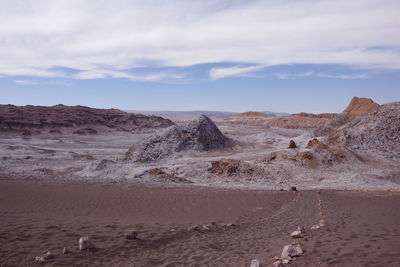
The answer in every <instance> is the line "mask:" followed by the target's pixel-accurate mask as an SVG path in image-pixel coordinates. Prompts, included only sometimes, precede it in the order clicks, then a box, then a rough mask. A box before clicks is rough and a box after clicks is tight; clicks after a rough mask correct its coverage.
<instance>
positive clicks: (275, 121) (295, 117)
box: [267, 113, 337, 129]
mask: <svg viewBox="0 0 400 267" xmlns="http://www.w3.org/2000/svg"><path fill="white" fill-rule="evenodd" d="M336 116H337V114H334V113H322V114H310V113H298V114H292V115H289V116H283V117H276V118H272V119H270V120H269V121H268V123H267V125H268V126H271V127H278V128H286V129H315V128H318V127H321V126H323V125H324V124H325V123H326V122H327V121H328V120H330V119H332V118H335V117H336Z"/></svg>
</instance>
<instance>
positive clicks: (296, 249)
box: [281, 243, 303, 259]
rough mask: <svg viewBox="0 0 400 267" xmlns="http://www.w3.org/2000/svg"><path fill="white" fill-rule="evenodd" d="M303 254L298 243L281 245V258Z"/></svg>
mask: <svg viewBox="0 0 400 267" xmlns="http://www.w3.org/2000/svg"><path fill="white" fill-rule="evenodd" d="M301 254H303V249H302V248H301V245H300V244H299V243H292V244H290V245H286V246H284V247H283V250H282V254H281V259H285V258H289V257H298V256H300V255H301Z"/></svg>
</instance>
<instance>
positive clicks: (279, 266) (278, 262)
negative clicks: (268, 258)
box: [272, 260, 282, 267]
mask: <svg viewBox="0 0 400 267" xmlns="http://www.w3.org/2000/svg"><path fill="white" fill-rule="evenodd" d="M272 266H273V267H282V260H276V261H274V263H273V264H272Z"/></svg>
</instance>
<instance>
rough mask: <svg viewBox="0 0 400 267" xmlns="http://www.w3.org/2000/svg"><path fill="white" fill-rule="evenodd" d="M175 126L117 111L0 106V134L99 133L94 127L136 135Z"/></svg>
mask: <svg viewBox="0 0 400 267" xmlns="http://www.w3.org/2000/svg"><path fill="white" fill-rule="evenodd" d="M172 125H174V123H173V122H172V121H170V120H168V119H164V118H161V117H157V116H145V115H141V114H133V113H127V112H124V111H121V110H118V109H95V108H89V107H84V106H64V105H56V106H52V107H43V106H30V105H29V106H13V105H0V132H5V131H26V130H27V131H29V130H30V129H34V130H38V129H44V128H47V129H50V131H51V130H52V129H59V128H72V129H75V128H76V129H77V131H76V132H75V133H77V134H93V133H95V131H96V130H94V129H91V127H92V126H93V127H95V126H105V127H108V128H112V129H116V130H120V131H136V130H140V129H149V128H165V127H169V126H172ZM89 126H90V127H89ZM88 129H90V130H88Z"/></svg>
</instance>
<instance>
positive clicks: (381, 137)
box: [329, 102, 400, 158]
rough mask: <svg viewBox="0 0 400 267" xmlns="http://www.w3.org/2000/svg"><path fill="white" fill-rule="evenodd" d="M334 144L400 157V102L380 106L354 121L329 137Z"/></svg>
mask: <svg viewBox="0 0 400 267" xmlns="http://www.w3.org/2000/svg"><path fill="white" fill-rule="evenodd" d="M329 141H330V142H331V143H334V144H341V145H346V146H349V147H350V148H352V149H362V150H370V151H378V152H382V153H383V154H384V155H386V156H388V157H393V158H399V157H400V102H394V103H390V104H385V105H382V106H380V107H379V108H378V109H377V110H376V111H374V112H372V113H368V114H365V115H363V116H361V117H358V118H356V119H354V120H353V121H351V122H349V123H348V124H346V125H344V126H343V127H342V128H339V129H338V130H337V131H336V132H334V133H333V134H331V135H330V136H329Z"/></svg>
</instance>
